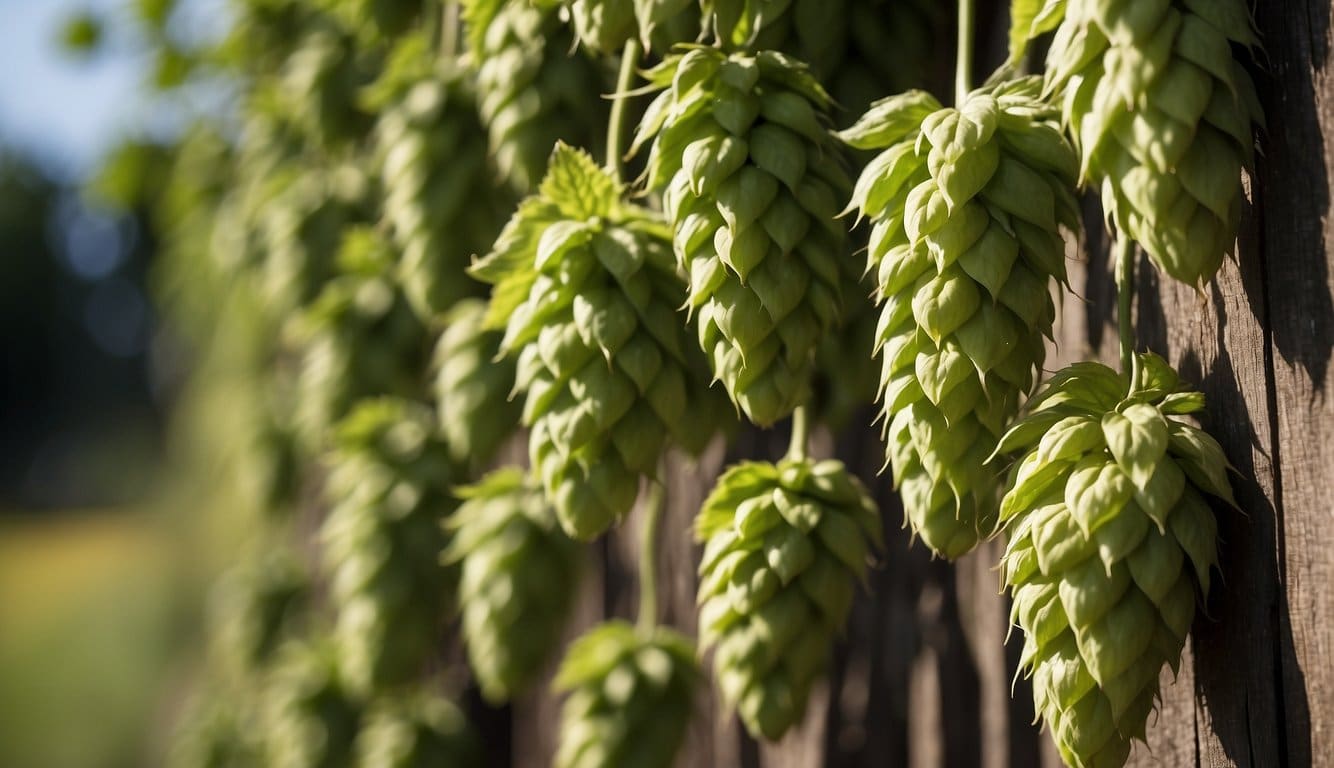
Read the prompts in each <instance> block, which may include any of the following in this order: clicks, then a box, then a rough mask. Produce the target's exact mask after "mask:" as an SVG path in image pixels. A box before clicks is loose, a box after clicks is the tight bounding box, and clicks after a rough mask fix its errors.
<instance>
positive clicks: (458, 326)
mask: <svg viewBox="0 0 1334 768" xmlns="http://www.w3.org/2000/svg"><path fill="white" fill-rule="evenodd" d="M485 315H486V304H485V303H484V302H482V301H481V300H478V299H467V300H465V301H461V302H459V304H458V305H457V306H456V307H455V308H454V309H453V310H452V311H451V312H450V313H449V315H448V316H447V320H448V324H447V325H446V326H445V332H444V333H443V334H442V335H441V336H440V342H439V344H437V345H436V348H435V405H436V414H437V416H438V417H439V420H440V434H441V435H442V436H443V437H444V440H445V444H446V445H447V446H449V452H450V456H451V457H452V458H453V459H454V463H455V464H457V465H459V466H467V465H469V464H472V465H474V466H476V465H481V464H485V463H486V462H488V461H490V460H491V458H492V457H494V456H495V453H496V450H497V449H498V448H499V447H500V444H501V443H502V442H503V441H504V440H505V438H507V437H509V436H510V435H511V434H513V432H514V430H515V428H516V427H517V426H518V423H519V417H520V415H521V408H520V404H519V403H518V402H516V401H513V400H511V399H510V397H509V392H510V390H512V389H513V388H514V362H513V361H512V360H509V359H508V358H502V359H499V360H498V359H496V355H497V354H498V353H499V351H500V340H501V334H500V333H499V332H497V331H489V330H486V328H485V327H484V325H483V324H484V322H485Z"/></svg>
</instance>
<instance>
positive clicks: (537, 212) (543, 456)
mask: <svg viewBox="0 0 1334 768" xmlns="http://www.w3.org/2000/svg"><path fill="white" fill-rule="evenodd" d="M620 195H621V188H620V185H619V184H617V183H616V182H615V181H614V180H613V179H612V178H611V177H610V176H609V175H608V174H607V173H606V172H605V171H603V170H602V169H600V168H598V167H597V165H596V164H594V162H593V161H592V160H591V159H590V158H589V157H588V155H587V154H585V153H583V152H581V151H578V150H574V149H571V148H570V147H567V146H565V145H563V144H561V145H558V146H557V147H556V151H555V152H554V153H553V154H552V156H551V163H550V170H549V172H548V174H547V177H546V179H545V180H543V182H542V186H541V189H540V190H539V192H538V194H536V195H534V196H532V197H530V198H528V199H527V200H525V201H524V202H523V204H522V205H521V206H520V207H519V210H518V212H517V213H516V214H515V215H514V218H513V219H511V220H510V223H509V224H508V225H506V227H505V230H504V232H502V233H501V236H500V239H499V240H498V241H497V242H496V245H495V248H494V249H493V250H492V252H491V253H490V254H488V255H487V256H486V257H485V258H483V259H482V260H481V261H479V262H478V263H477V264H476V265H475V266H474V268H473V273H474V274H475V275H477V276H478V277H479V278H481V279H482V280H485V281H487V282H491V283H495V284H496V287H495V290H494V293H493V297H492V300H491V305H490V309H489V315H488V323H490V324H492V325H496V324H503V325H504V326H505V328H506V330H505V338H504V341H503V342H502V343H501V349H502V350H503V351H504V352H505V353H506V354H511V355H517V358H518V376H517V381H516V386H515V389H516V390H517V391H519V392H524V393H526V400H525V403H524V415H523V418H524V423H525V424H527V425H528V426H530V427H531V432H530V434H529V441H528V446H529V454H530V457H531V460H532V466H533V467H534V469H535V470H536V471H537V472H538V474H539V475H540V476H541V478H542V483H543V485H544V487H545V488H546V492H547V496H548V498H549V499H550V500H551V502H552V503H553V504H554V505H555V507H556V513H557V515H558V516H559V518H560V522H561V526H562V527H563V528H564V529H565V531H566V533H568V534H570V535H571V536H573V537H575V538H577V539H590V538H592V537H594V536H597V535H598V534H600V533H602V532H603V531H605V530H607V528H609V527H610V526H611V525H613V524H614V523H616V522H617V521H618V520H619V519H620V518H621V517H623V516H624V515H625V514H626V513H627V512H629V511H630V507H631V506H632V505H633V504H634V501H635V498H636V496H637V495H638V493H639V482H640V478H641V477H643V476H651V475H653V474H654V473H655V472H656V471H657V464H658V459H659V456H660V455H661V453H662V451H663V448H664V447H665V445H666V443H667V440H668V438H672V439H674V440H675V442H676V443H678V444H679V445H681V446H682V447H685V448H686V449H688V450H691V451H696V452H697V451H699V450H701V449H702V448H703V447H704V445H705V444H707V442H708V440H709V439H710V438H711V437H712V435H713V434H714V432H715V430H716V429H717V426H718V424H719V423H721V421H722V419H721V418H720V417H721V416H722V414H721V412H720V411H721V409H719V408H718V407H717V406H716V405H715V402H716V401H715V399H714V397H713V396H712V394H711V393H710V392H709V390H708V381H707V374H705V373H703V367H704V363H703V361H702V360H697V357H698V353H697V352H695V350H694V348H693V345H692V344H691V343H690V340H689V337H688V335H687V331H686V328H685V325H684V324H683V323H682V322H681V320H682V319H681V317H680V316H679V315H678V314H677V312H676V308H677V307H680V306H681V304H682V303H683V299H684V295H685V290H684V286H683V285H682V281H681V278H680V276H679V275H678V274H677V272H676V269H675V265H674V264H673V262H672V255H671V252H670V246H669V245H668V237H669V234H668V232H667V230H666V227H665V226H664V224H663V223H662V221H661V219H660V218H659V217H658V215H657V214H654V213H653V212H651V211H648V210H646V209H643V208H639V207H636V206H632V205H628V204H625V203H622V202H621V199H620ZM692 353H693V354H692Z"/></svg>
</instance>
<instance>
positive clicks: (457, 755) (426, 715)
mask: <svg viewBox="0 0 1334 768" xmlns="http://www.w3.org/2000/svg"><path fill="white" fill-rule="evenodd" d="M352 765H354V766H356V768H441V767H442V766H448V767H449V768H474V767H475V766H481V765H482V756H481V750H480V749H479V747H478V745H477V740H476V738H475V737H474V735H473V733H472V731H471V730H470V729H469V727H468V721H467V719H466V718H465V717H464V716H463V713H462V712H460V711H459V710H458V708H457V707H455V706H454V705H453V704H451V703H450V702H449V701H447V700H446V699H443V698H440V697H439V696H435V695H432V694H430V693H426V692H424V691H422V692H409V693H402V694H398V695H394V696H386V697H383V698H381V699H379V700H378V701H376V702H375V704H374V705H372V706H371V707H370V710H369V711H368V712H367V713H366V718H365V723H364V724H363V725H362V727H361V732H360V733H358V734H357V741H356V758H355V762H353V763H352Z"/></svg>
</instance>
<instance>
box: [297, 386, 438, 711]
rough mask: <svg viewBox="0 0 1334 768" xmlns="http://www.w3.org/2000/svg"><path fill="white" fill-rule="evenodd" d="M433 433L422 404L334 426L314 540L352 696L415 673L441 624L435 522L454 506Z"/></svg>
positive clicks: (365, 409)
mask: <svg viewBox="0 0 1334 768" xmlns="http://www.w3.org/2000/svg"><path fill="white" fill-rule="evenodd" d="M433 427H434V424H433V420H432V418H431V413H430V411H429V410H427V409H426V408H424V407H423V406H420V405H418V404H416V403H410V402H406V401H401V400H393V399H387V398H386V399H377V400H368V401H363V402H362V403H360V404H359V405H358V407H357V408H356V409H355V410H353V411H352V413H351V414H349V415H348V417H347V419H346V420H345V421H343V422H342V423H341V424H339V426H338V433H337V436H336V437H337V440H336V443H337V445H336V451H335V453H334V456H333V460H332V467H331V470H330V475H329V482H328V491H329V499H330V501H331V503H332V504H333V510H332V511H331V512H330V513H329V517H328V519H327V520H326V521H325V523H324V528H323V530H322V535H323V538H324V543H325V552H324V555H325V561H326V564H327V566H328V568H329V570H330V571H331V572H332V583H331V585H330V591H331V593H332V598H333V604H334V606H335V608H336V610H337V616H338V619H337V625H336V627H335V632H334V636H335V639H336V640H337V644H338V650H339V654H340V656H339V658H340V663H341V665H342V668H343V672H344V674H345V676H346V677H345V679H346V681H347V683H348V684H349V685H351V686H352V687H353V688H354V689H356V690H357V691H359V692H365V691H369V690H374V689H380V688H383V687H385V686H387V685H394V684H398V683H404V682H407V681H409V680H412V679H414V678H415V677H416V676H418V675H419V674H421V672H422V669H423V666H424V665H425V664H426V663H427V661H428V660H429V659H430V658H431V657H432V654H434V653H435V651H436V647H437V642H438V640H439V637H440V631H441V628H442V627H443V624H444V621H445V619H446V618H447V613H448V610H447V608H448V601H447V599H448V595H449V594H450V593H451V592H452V591H453V590H452V587H453V578H454V577H453V574H452V573H451V571H450V569H448V568H446V567H445V566H444V565H442V564H441V562H440V551H441V550H442V549H443V548H444V546H445V538H444V531H443V529H442V528H441V525H440V523H441V521H442V520H443V519H444V517H445V515H447V514H448V513H450V512H451V511H453V508H454V499H453V497H452V496H451V495H450V491H449V487H450V482H451V467H450V462H449V454H448V453H447V451H446V449H445V447H444V446H443V445H442V444H441V443H440V442H439V440H438V439H436V438H435V437H434V436H433Z"/></svg>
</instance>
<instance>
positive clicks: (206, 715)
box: [166, 691, 261, 768]
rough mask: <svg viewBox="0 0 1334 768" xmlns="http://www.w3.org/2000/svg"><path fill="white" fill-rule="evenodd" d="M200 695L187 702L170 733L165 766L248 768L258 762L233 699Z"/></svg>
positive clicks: (254, 749) (255, 746)
mask: <svg viewBox="0 0 1334 768" xmlns="http://www.w3.org/2000/svg"><path fill="white" fill-rule="evenodd" d="M210 693H213V692H211V691H210ZM206 695H207V694H206ZM200 699H201V700H199V701H195V702H193V703H192V704H191V707H190V709H189V710H188V712H187V714H186V715H185V717H184V719H183V722H182V724H181V726H180V730H179V732H178V733H176V734H174V735H173V741H172V745H171V750H170V752H169V753H168V755H167V759H166V766H167V768H251V767H252V766H255V765H259V764H261V761H260V755H259V754H258V747H259V745H257V744H256V743H255V742H254V735H253V734H252V733H250V732H249V730H248V729H247V727H246V725H247V724H246V723H245V721H244V719H243V718H242V717H241V716H240V714H239V713H238V712H237V711H236V709H235V708H234V707H233V706H232V704H233V702H228V701H227V700H226V699H225V698H224V697H221V696H219V697H217V698H210V699H207V700H206V699H204V697H203V696H201V697H200Z"/></svg>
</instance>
